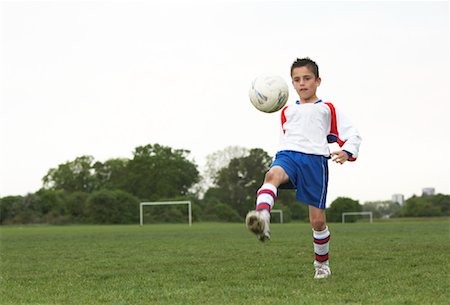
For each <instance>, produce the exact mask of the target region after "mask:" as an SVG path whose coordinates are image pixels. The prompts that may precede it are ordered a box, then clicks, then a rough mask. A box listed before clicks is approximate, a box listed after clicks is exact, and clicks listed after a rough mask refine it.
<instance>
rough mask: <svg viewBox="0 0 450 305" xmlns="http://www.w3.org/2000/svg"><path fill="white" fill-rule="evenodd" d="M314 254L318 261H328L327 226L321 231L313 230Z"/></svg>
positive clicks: (328, 241) (328, 236) (328, 234)
mask: <svg viewBox="0 0 450 305" xmlns="http://www.w3.org/2000/svg"><path fill="white" fill-rule="evenodd" d="M313 237H314V255H315V259H316V261H317V262H319V263H325V262H327V261H328V252H329V250H330V231H329V230H328V226H327V227H326V228H325V230H323V231H314V229H313Z"/></svg>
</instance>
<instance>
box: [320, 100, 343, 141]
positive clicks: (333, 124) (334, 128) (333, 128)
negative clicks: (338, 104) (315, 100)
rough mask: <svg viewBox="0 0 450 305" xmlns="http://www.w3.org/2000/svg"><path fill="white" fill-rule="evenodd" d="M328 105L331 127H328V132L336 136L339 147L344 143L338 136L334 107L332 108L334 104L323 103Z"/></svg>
mask: <svg viewBox="0 0 450 305" xmlns="http://www.w3.org/2000/svg"><path fill="white" fill-rule="evenodd" d="M325 104H326V105H327V106H328V107H330V111H331V128H330V134H332V135H335V136H336V138H337V143H338V144H339V146H340V147H342V145H344V143H345V142H344V141H342V140H341V139H340V138H339V131H338V128H337V118H336V109H335V108H334V105H333V104H331V103H325Z"/></svg>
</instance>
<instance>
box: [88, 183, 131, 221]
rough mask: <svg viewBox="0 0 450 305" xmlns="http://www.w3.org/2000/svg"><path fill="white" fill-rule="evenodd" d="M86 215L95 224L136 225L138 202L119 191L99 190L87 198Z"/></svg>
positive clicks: (129, 195)
mask: <svg viewBox="0 0 450 305" xmlns="http://www.w3.org/2000/svg"><path fill="white" fill-rule="evenodd" d="M87 213H88V215H89V221H90V222H92V223H96V224H127V223H138V221H139V200H138V199H137V198H136V197H134V196H133V195H131V194H129V193H127V192H124V191H121V190H100V191H97V192H94V193H92V194H91V195H90V196H89V198H88V200H87Z"/></svg>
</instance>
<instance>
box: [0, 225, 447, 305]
mask: <svg viewBox="0 0 450 305" xmlns="http://www.w3.org/2000/svg"><path fill="white" fill-rule="evenodd" d="M329 226H330V230H331V234H332V241H331V251H330V255H331V259H330V264H331V267H332V271H333V275H332V277H331V278H329V279H325V280H314V279H313V268H312V260H313V252H312V236H311V235H312V234H311V229H310V227H309V225H308V224H304V223H290V224H283V225H281V224H273V225H272V228H271V229H272V240H271V241H270V242H269V243H265V244H262V243H260V242H258V241H257V240H256V238H255V237H254V236H253V235H251V234H250V233H249V232H247V231H246V229H245V228H244V225H243V224H211V223H210V224H203V223H200V224H198V223H194V224H193V226H192V227H189V226H187V225H184V224H179V225H145V226H143V227H139V226H137V225H135V226H134V225H129V226H119V225H117V226H24V227H1V228H0V233H1V235H0V237H1V244H0V245H1V248H0V250H1V265H0V267H1V277H0V302H1V304H80V305H81V304H449V302H450V277H449V271H450V270H449V256H450V234H449V219H435V220H410V221H386V222H375V223H373V224H369V223H355V224H330V225H329Z"/></svg>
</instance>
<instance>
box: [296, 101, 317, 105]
mask: <svg viewBox="0 0 450 305" xmlns="http://www.w3.org/2000/svg"><path fill="white" fill-rule="evenodd" d="M295 103H296V104H297V105H300V101H299V100H296V101H295ZM318 103H322V100H318V101H317V102H315V103H314V104H318Z"/></svg>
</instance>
